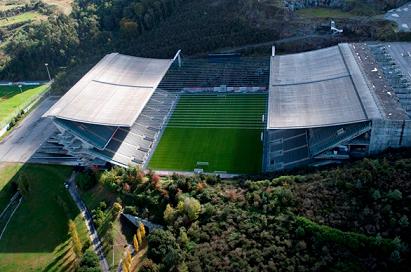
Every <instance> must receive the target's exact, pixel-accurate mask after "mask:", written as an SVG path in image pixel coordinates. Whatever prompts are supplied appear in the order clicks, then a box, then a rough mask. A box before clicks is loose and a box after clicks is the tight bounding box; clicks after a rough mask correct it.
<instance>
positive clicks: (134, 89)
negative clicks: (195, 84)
mask: <svg viewBox="0 0 411 272" xmlns="http://www.w3.org/2000/svg"><path fill="white" fill-rule="evenodd" d="M177 56H178V55H176V57H177ZM174 60H175V59H165V60H163V59H148V58H137V57H132V56H125V55H121V54H118V53H112V54H109V55H106V56H105V57H104V58H103V59H102V60H101V61H100V62H98V63H97V64H96V65H95V66H94V67H93V68H92V69H91V70H90V71H89V72H88V73H87V74H86V75H85V76H84V77H83V78H81V79H80V81H79V82H77V83H76V84H75V85H74V86H73V87H72V88H71V89H70V90H69V91H68V92H67V93H66V94H65V95H64V96H63V97H62V98H61V99H60V100H59V101H58V102H57V103H56V104H55V105H54V106H53V107H52V108H51V109H50V110H49V111H47V112H46V113H45V114H44V117H52V118H54V123H55V125H56V126H57V128H58V130H59V131H58V132H57V133H55V134H54V135H53V136H52V138H51V139H49V141H48V142H47V143H46V144H44V145H43V146H42V149H41V150H42V152H38V154H37V155H35V157H36V156H37V157H39V158H40V159H42V158H43V157H44V156H43V155H44V154H46V155H45V156H50V159H52V160H53V161H55V160H56V159H57V158H61V159H63V160H64V161H67V160H68V161H69V162H72V161H73V160H72V157H75V158H77V161H75V163H79V164H86V165H87V164H92V163H95V164H104V163H105V162H110V163H113V164H117V165H121V166H127V165H131V164H140V165H143V164H144V163H145V161H146V160H147V158H148V157H149V155H150V152H151V149H152V147H153V146H154V145H155V142H156V140H157V139H158V137H159V134H160V133H161V129H162V127H163V125H164V123H165V121H166V119H167V118H166V117H167V115H168V113H169V111H170V110H171V108H172V106H173V102H174V100H175V99H176V95H173V94H169V93H167V92H165V91H162V90H160V89H157V86H158V85H159V84H160V82H161V80H162V79H163V77H164V75H165V74H166V73H167V71H168V69H169V68H170V66H171V65H172V63H173V61H174Z"/></svg>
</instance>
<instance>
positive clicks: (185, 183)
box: [80, 150, 411, 271]
mask: <svg viewBox="0 0 411 272" xmlns="http://www.w3.org/2000/svg"><path fill="white" fill-rule="evenodd" d="M410 154H411V153H410V150H404V151H400V152H398V151H396V152H392V153H387V154H385V155H384V158H383V157H380V158H375V159H364V160H362V161H358V162H353V163H349V164H346V165H343V166H339V167H332V168H329V169H328V170H321V171H316V170H314V171H313V170H312V171H311V172H310V173H307V174H303V173H301V174H300V175H297V174H296V172H294V173H290V174H289V175H278V176H276V177H274V178H272V177H271V178H266V179H259V178H257V177H254V178H253V177H249V178H246V177H241V178H239V179H237V180H232V181H221V180H220V179H219V178H218V177H214V176H205V175H199V176H194V177H183V176H178V175H173V176H171V177H165V178H163V179H160V177H159V176H157V175H156V174H155V173H153V172H150V173H149V174H148V175H147V176H146V177H144V174H143V173H142V172H140V170H139V169H135V168H130V169H128V170H124V169H122V168H114V169H112V170H110V171H105V172H103V173H99V174H97V179H98V180H99V184H97V185H95V187H94V188H92V189H86V194H87V192H90V193H92V192H96V191H100V192H101V191H106V193H104V194H102V193H99V198H100V197H103V200H105V201H107V203H109V202H110V198H113V195H112V194H115V195H116V196H117V197H118V198H117V200H121V203H122V205H123V207H124V208H125V212H126V213H132V214H135V215H138V216H140V217H144V218H148V219H149V220H151V221H152V222H156V223H160V224H163V225H165V226H166V227H165V228H164V229H161V230H156V231H154V232H151V233H150V234H149V235H148V237H147V238H148V251H147V255H146V256H145V260H144V261H143V262H142V264H141V265H142V266H143V267H145V268H144V269H146V270H143V271H158V270H156V269H159V270H160V271H187V270H186V269H188V268H189V271H395V270H398V271H406V270H407V268H408V267H409V265H410V263H409V261H410V259H409V250H408V248H409V245H410V242H411V241H410V237H409V235H408V233H409V231H410V224H409V218H410V216H411V214H410V209H409V207H410V204H411V203H410V194H411V187H410V184H409V180H410V178H411V176H410V174H411V168H410V167H411V157H410ZM92 176H94V174H92ZM89 180H94V179H93V178H92V179H89ZM82 182H84V179H83V181H82ZM80 185H81V186H83V187H84V188H86V185H85V184H84V183H81V184H80ZM91 186H93V185H91ZM88 187H89V186H88ZM104 195H108V196H110V197H108V198H107V199H105V198H104ZM99 201H102V199H99ZM111 232H112V231H111V230H109V231H108V232H107V233H106V234H104V235H105V236H107V237H110V235H112V234H110V233H111ZM140 261H141V260H140ZM150 269H152V270H150Z"/></svg>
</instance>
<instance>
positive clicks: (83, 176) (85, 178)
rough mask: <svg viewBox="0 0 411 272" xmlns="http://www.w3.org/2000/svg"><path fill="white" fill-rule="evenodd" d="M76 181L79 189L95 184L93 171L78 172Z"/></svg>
mask: <svg viewBox="0 0 411 272" xmlns="http://www.w3.org/2000/svg"><path fill="white" fill-rule="evenodd" d="M76 183H77V185H78V187H80V189H81V190H84V191H86V190H89V189H91V188H93V187H94V185H96V183H97V180H96V178H95V177H94V174H93V173H90V172H87V173H79V174H78V175H77V178H76Z"/></svg>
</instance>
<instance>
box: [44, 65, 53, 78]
mask: <svg viewBox="0 0 411 272" xmlns="http://www.w3.org/2000/svg"><path fill="white" fill-rule="evenodd" d="M44 66H46V70H47V75H48V76H49V81H51V76H50V71H49V64H48V63H44Z"/></svg>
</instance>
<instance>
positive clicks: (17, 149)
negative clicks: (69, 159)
mask: <svg viewBox="0 0 411 272" xmlns="http://www.w3.org/2000/svg"><path fill="white" fill-rule="evenodd" d="M57 99H58V98H56V97H49V98H47V99H45V100H43V101H42V102H41V103H40V105H38V106H37V107H36V108H35V109H34V110H33V111H32V112H31V113H30V114H29V115H28V116H26V118H24V120H23V122H22V123H20V125H19V126H18V127H16V128H14V130H13V131H12V132H11V133H10V134H9V135H8V136H7V137H6V138H4V139H3V140H2V141H1V142H0V162H23V163H24V162H26V161H28V160H29V159H30V157H31V156H32V155H33V154H34V152H36V150H37V149H38V148H39V147H40V145H41V144H42V143H43V142H44V141H45V140H47V138H49V137H50V135H51V134H52V133H53V132H54V131H55V130H56V127H55V126H54V124H53V122H52V120H51V118H41V116H42V115H43V114H44V113H45V112H46V111H47V110H48V109H49V108H50V107H51V106H52V105H53V104H54V103H55V102H56V101H57Z"/></svg>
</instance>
